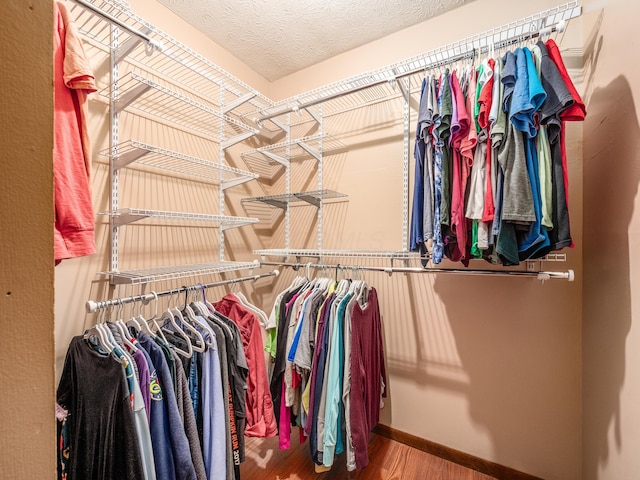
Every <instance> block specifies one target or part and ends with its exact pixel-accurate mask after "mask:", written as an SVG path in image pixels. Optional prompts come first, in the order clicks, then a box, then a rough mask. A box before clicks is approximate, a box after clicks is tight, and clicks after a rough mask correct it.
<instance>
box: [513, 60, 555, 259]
mask: <svg viewBox="0 0 640 480" xmlns="http://www.w3.org/2000/svg"><path fill="white" fill-rule="evenodd" d="M515 56H516V69H517V81H516V85H515V90H514V94H513V99H512V103H511V112H510V118H511V122H512V123H513V125H514V126H515V127H516V129H517V130H519V131H521V132H523V133H524V136H525V149H526V160H527V162H526V163H527V173H528V175H529V182H530V184H531V193H532V195H533V209H534V212H535V217H536V220H535V221H534V222H532V223H531V225H530V227H529V230H528V231H527V232H526V233H525V234H524V235H521V236H519V238H518V252H519V254H518V255H519V258H520V260H526V259H527V258H529V256H531V255H532V254H533V253H534V252H536V251H537V250H538V249H540V248H545V247H548V246H549V244H550V242H549V235H548V233H547V229H546V228H544V226H543V225H542V198H541V196H540V178H539V172H538V152H537V149H536V143H535V137H536V135H537V133H538V130H537V128H536V125H535V121H534V117H533V116H534V114H535V112H536V111H537V110H538V109H539V108H540V106H541V105H542V103H543V102H544V100H545V98H546V93H545V91H544V89H543V88H542V83H540V79H539V78H538V75H537V73H536V68H535V65H534V63H533V58H532V56H531V52H530V51H529V49H528V48H518V49H516V51H515Z"/></svg>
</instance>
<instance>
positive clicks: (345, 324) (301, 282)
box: [266, 277, 386, 471]
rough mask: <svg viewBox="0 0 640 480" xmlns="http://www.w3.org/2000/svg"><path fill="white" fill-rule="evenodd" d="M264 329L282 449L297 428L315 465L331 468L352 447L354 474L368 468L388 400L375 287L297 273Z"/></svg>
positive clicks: (349, 461)
mask: <svg viewBox="0 0 640 480" xmlns="http://www.w3.org/2000/svg"><path fill="white" fill-rule="evenodd" d="M266 329H267V331H268V340H267V346H266V351H267V352H268V353H269V355H270V357H271V362H272V363H271V368H272V370H271V381H270V389H271V396H272V398H273V402H274V405H275V414H276V418H277V421H278V434H279V446H280V448H281V449H287V448H289V446H290V441H291V431H292V427H295V426H297V427H298V429H299V437H300V442H304V441H305V439H306V438H309V448H310V451H311V456H312V458H313V461H314V462H315V463H316V465H318V466H323V467H326V468H329V467H331V466H332V465H333V462H334V458H335V456H336V455H337V454H339V453H342V452H346V459H347V469H348V470H349V471H352V470H355V469H356V468H357V469H361V468H364V467H366V465H367V464H368V462H369V458H368V454H367V445H368V443H369V436H370V432H371V430H372V429H373V427H375V425H376V424H377V423H378V420H379V415H380V409H381V408H382V406H383V404H382V397H386V385H385V382H386V371H385V362H384V352H383V343H382V324H381V318H380V308H379V304H378V294H377V291H376V289H375V288H373V287H370V286H369V285H367V284H366V283H365V282H364V281H362V280H353V281H351V280H346V279H344V280H340V281H339V282H338V281H335V280H331V279H328V278H318V279H314V280H309V279H308V278H305V277H296V278H295V279H294V280H293V282H292V283H291V285H290V286H289V287H288V288H287V289H286V290H284V291H283V292H281V293H280V294H278V295H277V297H276V300H275V303H274V306H273V309H272V311H271V314H270V316H269V320H268V323H267V324H266ZM319 471H320V470H319Z"/></svg>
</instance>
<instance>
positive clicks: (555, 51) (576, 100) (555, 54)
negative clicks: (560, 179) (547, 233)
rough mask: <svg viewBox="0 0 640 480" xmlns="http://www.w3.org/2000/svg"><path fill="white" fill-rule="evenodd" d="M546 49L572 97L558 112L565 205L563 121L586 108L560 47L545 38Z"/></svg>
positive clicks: (578, 116)
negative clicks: (570, 103)
mask: <svg viewBox="0 0 640 480" xmlns="http://www.w3.org/2000/svg"><path fill="white" fill-rule="evenodd" d="M545 45H546V47H547V50H548V52H549V57H550V58H551V60H552V61H553V63H555V65H556V67H558V71H559V72H560V76H561V77H562V80H564V83H565V84H566V86H567V88H568V89H569V92H570V93H571V97H572V98H573V105H571V106H569V107H567V108H566V109H565V110H563V111H562V112H560V120H562V128H561V129H560V151H561V152H562V170H563V172H564V191H565V195H566V199H567V200H566V201H567V205H569V169H568V167H567V148H566V146H565V132H564V122H565V121H569V122H571V121H573V122H581V121H583V120H584V119H585V117H586V116H587V109H586V107H585V105H584V102H583V101H582V98H581V97H580V94H579V93H578V90H577V89H576V87H575V85H574V84H573V82H572V81H571V77H569V73H567V67H566V66H565V65H564V61H563V60H562V54H561V53H560V49H559V48H558V45H557V44H556V42H554V41H553V39H551V38H550V39H549V40H547V43H545ZM574 247H575V244H574V243H573V240H571V248H574Z"/></svg>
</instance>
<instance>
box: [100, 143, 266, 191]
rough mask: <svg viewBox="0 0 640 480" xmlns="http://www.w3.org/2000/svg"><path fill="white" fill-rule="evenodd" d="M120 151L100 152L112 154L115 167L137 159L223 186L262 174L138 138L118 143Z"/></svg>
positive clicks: (231, 185)
mask: <svg viewBox="0 0 640 480" xmlns="http://www.w3.org/2000/svg"><path fill="white" fill-rule="evenodd" d="M117 152H118V153H117V155H115V156H112V155H111V152H110V150H109V149H105V150H103V151H101V152H100V154H101V155H103V156H107V157H112V162H113V167H114V168H115V169H116V170H118V169H121V168H125V167H127V166H129V165H130V164H132V163H136V164H140V165H146V166H150V167H154V168H158V169H161V170H167V171H170V172H174V173H179V174H182V175H189V176H192V177H197V178H200V179H204V180H207V181H210V182H212V183H217V184H220V188H221V189H223V190H226V189H227V188H231V187H235V186H237V185H240V184H242V183H245V182H248V181H251V180H256V179H257V178H259V176H258V175H256V174H255V173H252V172H248V171H246V170H241V169H239V168H234V167H229V166H228V165H225V164H221V163H215V162H211V161H209V160H204V159H202V158H198V157H194V156H191V155H186V154H184V153H180V152H176V151H173V150H168V149H166V148H163V147H158V146H156V145H150V144H148V143H144V142H140V141H138V140H127V141H126V142H123V143H121V144H119V145H118V146H117ZM221 172H223V174H224V177H223V179H222V180H220V177H221V175H220V173H221Z"/></svg>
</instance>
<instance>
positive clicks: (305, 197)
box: [242, 190, 347, 210]
mask: <svg viewBox="0 0 640 480" xmlns="http://www.w3.org/2000/svg"><path fill="white" fill-rule="evenodd" d="M346 197H347V195H346V194H344V193H340V192H336V191H333V190H316V191H312V192H297V193H283V194H280V195H266V196H262V197H250V198H243V199H242V203H246V202H257V203H266V204H267V205H271V206H273V207H276V208H281V209H283V210H286V209H287V208H288V206H289V205H290V204H292V203H300V202H306V203H308V204H310V205H313V206H315V207H320V204H321V203H323V202H324V201H325V200H335V199H340V198H346Z"/></svg>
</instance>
